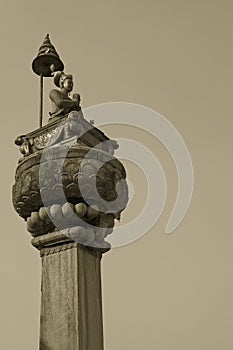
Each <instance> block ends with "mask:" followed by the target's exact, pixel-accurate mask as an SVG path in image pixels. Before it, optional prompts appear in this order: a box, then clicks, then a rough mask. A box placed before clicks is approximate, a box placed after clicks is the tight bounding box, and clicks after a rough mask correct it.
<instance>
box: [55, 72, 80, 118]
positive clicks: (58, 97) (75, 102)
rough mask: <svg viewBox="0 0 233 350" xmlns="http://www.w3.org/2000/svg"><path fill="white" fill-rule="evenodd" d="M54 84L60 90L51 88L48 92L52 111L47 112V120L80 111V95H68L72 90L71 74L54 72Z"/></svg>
mask: <svg viewBox="0 0 233 350" xmlns="http://www.w3.org/2000/svg"><path fill="white" fill-rule="evenodd" d="M54 84H55V85H56V86H57V87H59V88H60V90H57V89H53V90H51V91H50V93H49V98H50V100H51V101H52V112H50V113H49V114H50V118H49V121H52V120H55V119H58V118H59V117H62V116H64V115H66V114H68V113H69V112H71V111H80V110H81V107H80V100H81V99H80V95H79V94H73V98H70V97H69V94H70V93H71V91H72V90H73V77H72V75H68V74H65V73H64V72H60V71H59V72H55V73H54Z"/></svg>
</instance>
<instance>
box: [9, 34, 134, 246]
mask: <svg viewBox="0 0 233 350" xmlns="http://www.w3.org/2000/svg"><path fill="white" fill-rule="evenodd" d="M32 67H33V71H34V72H35V73H36V74H38V75H40V76H42V77H43V76H47V77H52V78H53V81H54V84H55V86H56V89H53V90H51V91H50V94H49V98H50V100H51V103H52V111H51V113H50V119H49V123H48V124H47V125H44V126H42V124H41V126H40V127H39V128H38V129H36V130H33V131H31V132H28V133H26V134H24V135H20V136H19V137H17V138H16V140H15V144H16V145H17V146H19V150H20V152H21V154H22V157H21V158H20V159H19V164H18V167H17V169H16V175H15V184H14V186H13V192H12V200H13V205H14V208H15V210H16V211H17V213H18V214H19V215H20V216H21V217H22V218H23V219H24V220H25V221H26V222H27V230H28V231H29V232H30V234H31V235H32V237H33V240H32V244H33V246H35V247H36V248H38V249H42V248H44V247H47V246H56V245H62V244H67V243H69V242H78V244H81V245H84V246H86V247H90V248H91V249H99V250H100V251H101V252H105V251H107V250H109V249H110V244H109V243H108V240H107V236H108V235H110V234H111V233H112V232H113V227H114V224H115V220H120V217H121V213H122V211H123V210H124V209H125V207H126V205H127V202H128V187H127V183H126V172H125V169H124V166H123V164H122V163H121V162H120V161H119V160H118V159H117V158H115V157H114V152H115V150H116V149H117V148H118V144H117V142H116V141H115V140H110V139H109V138H108V137H107V136H106V135H105V134H104V133H103V132H102V131H101V130H99V129H98V128H96V127H95V126H94V125H93V121H88V120H86V119H85V116H84V114H83V111H82V108H81V106H80V95H79V94H74V95H73V96H72V97H71V96H70V93H71V91H72V90H73V78H72V75H71V74H66V73H65V72H64V71H63V69H64V64H63V63H62V61H61V60H60V58H59V56H58V54H57V51H56V49H55V47H54V46H53V45H52V44H51V41H50V39H49V36H48V35H47V36H46V38H45V40H44V42H43V44H42V46H41V47H40V49H39V53H38V55H37V57H36V58H35V59H34V61H33V64H32ZM57 88H58V89H57Z"/></svg>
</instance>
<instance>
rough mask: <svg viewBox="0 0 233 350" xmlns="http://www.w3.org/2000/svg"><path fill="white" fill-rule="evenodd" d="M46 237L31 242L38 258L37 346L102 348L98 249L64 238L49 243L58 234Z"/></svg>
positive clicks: (44, 348)
mask: <svg viewBox="0 0 233 350" xmlns="http://www.w3.org/2000/svg"><path fill="white" fill-rule="evenodd" d="M48 236H49V237H45V239H44V240H43V238H44V237H43V236H41V237H40V238H39V239H38V238H34V239H33V241H32V244H33V245H34V246H36V247H37V248H38V249H40V255H41V259H42V285H41V315H40V348H39V349H40V350H81V349H83V350H84V349H85V350H103V323H102V301H101V265H100V263H101V257H102V252H101V251H100V250H99V249H92V248H88V247H85V246H83V245H81V244H79V243H77V242H69V241H68V240H67V241H63V242H60V243H57V245H52V246H49V244H50V242H51V241H53V240H54V238H55V240H57V242H58V241H59V238H60V237H62V235H61V234H60V233H59V232H55V233H50V234H49V235H48ZM49 240H50V242H49ZM53 244H54V241H53Z"/></svg>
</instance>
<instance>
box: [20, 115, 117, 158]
mask: <svg viewBox="0 0 233 350" xmlns="http://www.w3.org/2000/svg"><path fill="white" fill-rule="evenodd" d="M72 138H76V142H77V143H79V144H81V145H86V146H89V147H94V146H96V145H97V144H99V143H101V142H104V141H108V142H107V143H106V142H105V143H104V145H103V150H104V151H105V152H108V153H110V154H114V150H115V149H117V148H118V145H117V143H116V141H114V140H110V139H109V138H108V137H106V136H105V135H104V134H103V133H102V132H101V131H100V130H99V129H97V128H95V127H94V126H93V122H88V121H87V120H86V119H84V117H83V113H82V111H81V110H80V111H78V112H77V111H72V112H71V113H69V114H68V115H66V116H65V117H63V118H59V120H54V121H53V122H51V123H49V124H48V125H46V126H44V127H42V128H40V129H37V130H35V131H33V132H31V133H29V134H27V135H21V136H19V137H17V139H16V140H15V144H16V145H17V146H20V147H19V150H20V152H21V153H22V154H23V155H24V156H28V155H30V154H33V153H35V152H37V151H40V150H43V149H44V148H46V147H50V146H53V145H57V144H60V143H63V144H64V142H66V141H67V142H69V141H70V140H71V139H72ZM20 161H22V159H21V160H20Z"/></svg>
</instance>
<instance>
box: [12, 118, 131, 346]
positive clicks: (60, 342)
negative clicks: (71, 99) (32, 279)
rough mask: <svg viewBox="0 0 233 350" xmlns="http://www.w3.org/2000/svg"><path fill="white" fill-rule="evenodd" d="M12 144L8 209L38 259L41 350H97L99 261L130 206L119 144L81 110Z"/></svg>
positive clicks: (99, 337) (100, 328)
mask: <svg viewBox="0 0 233 350" xmlns="http://www.w3.org/2000/svg"><path fill="white" fill-rule="evenodd" d="M16 144H17V145H19V146H20V151H21V153H22V154H23V155H24V157H23V158H21V159H20V161H19V165H18V167H17V170H16V177H15V185H14V186H13V204H14V207H15V209H16V211H17V212H18V214H19V215H20V216H21V217H22V218H24V219H25V221H27V229H28V231H29V232H30V233H31V235H32V236H33V239H32V245H33V246H34V247H36V248H37V249H39V250H40V255H41V259H42V286H41V292H42V294H41V321H40V350H103V323H102V301H101V273H100V270H101V266H100V262H101V257H102V254H103V253H104V252H106V251H108V250H109V249H110V244H109V243H108V242H107V241H106V240H105V239H106V237H107V236H108V235H109V234H111V233H112V231H113V227H114V220H115V219H119V218H120V214H121V211H122V210H123V209H124V208H125V206H126V204H127V201H128V190H127V184H126V181H125V177H126V173H125V170H124V167H123V165H122V164H121V163H120V162H119V160H117V159H116V158H114V157H113V153H114V149H115V148H117V144H116V142H115V141H113V140H109V139H108V138H107V137H106V136H105V135H104V134H103V133H102V132H101V131H100V130H98V129H96V128H94V127H93V125H92V124H91V123H89V122H88V121H86V120H85V118H84V117H83V115H82V112H81V111H80V112H71V113H70V114H69V115H68V116H65V117H64V118H60V119H59V120H57V121H54V122H52V123H50V124H48V125H46V126H44V127H42V128H40V129H37V130H35V131H33V132H31V133H29V134H27V135H23V136H20V137H18V138H17V140H16ZM96 146H97V147H96ZM116 188H117V190H116ZM84 194H85V195H84ZM83 195H84V196H83ZM101 198H102V199H103V201H102V199H101ZM103 203H104V204H103ZM110 204H111V210H109V208H110Z"/></svg>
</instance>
